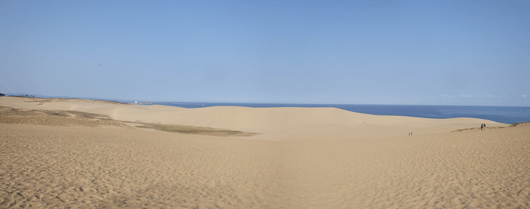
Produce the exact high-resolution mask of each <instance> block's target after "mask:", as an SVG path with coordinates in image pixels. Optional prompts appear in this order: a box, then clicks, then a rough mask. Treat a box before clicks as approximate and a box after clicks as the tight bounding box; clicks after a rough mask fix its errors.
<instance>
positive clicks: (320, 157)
mask: <svg viewBox="0 0 530 209" xmlns="http://www.w3.org/2000/svg"><path fill="white" fill-rule="evenodd" d="M0 106H3V107H5V108H4V110H3V112H2V111H0V159H1V160H0V162H1V163H0V207H1V208H17V207H26V206H27V207H36V208H57V207H65V208H66V207H70V208H76V207H77V208H113V207H114V208H126V207H130V208H164V207H166V208H529V207H530V152H528V150H530V137H528V136H530V125H529V124H522V125H519V126H515V127H511V126H508V125H505V124H499V123H494V122H492V121H486V120H480V119H470V118H458V119H445V120H433V119H423V118H411V117H393V116H373V115H366V114H359V113H351V112H347V111H343V110H338V109H334V108H241V107H211V108H201V109H185V108H178V107H166V106H140V105H125V104H116V103H107V102H97V101H90V100H59V99H52V100H47V101H39V99H27V98H13V97H2V98H0ZM6 108H7V109H6ZM9 108H14V109H9ZM23 111H26V112H31V113H27V114H26V113H25V112H23ZM21 112H22V113H21ZM54 113H57V114H54ZM86 113H90V114H89V115H83V114H86ZM72 115H73V116H72ZM50 121H52V122H50ZM53 121H55V122H53ZM95 121H99V122H95ZM102 122H104V124H98V123H102ZM141 123H143V124H154V125H168V126H170V125H179V126H186V127H194V128H197V127H199V128H210V129H215V130H223V131H239V132H242V133H256V134H254V135H250V136H246V135H245V136H244V135H240V136H231V135H204V133H203V132H200V133H198V134H189V133H197V132H189V133H188V134H183V133H179V132H167V131H157V130H154V129H152V128H135V126H137V125H139V124H141ZM159 123H160V124H159ZM481 123H486V124H487V125H488V129H487V130H484V131H481V130H477V129H476V128H477V127H479V126H480V124H481ZM458 129H466V130H463V131H455V132H453V131H454V130H458ZM159 130H160V129H159ZM201 130H202V129H201ZM411 131H412V132H413V133H414V135H413V136H408V134H407V133H408V132H411Z"/></svg>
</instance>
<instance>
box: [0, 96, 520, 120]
mask: <svg viewBox="0 0 530 209" xmlns="http://www.w3.org/2000/svg"><path fill="white" fill-rule="evenodd" d="M6 96H18V97H28V98H59V99H90V100H99V101H109V102H120V103H131V104H135V103H136V104H139V105H166V106H175V107H182V108H204V107H214V106H237V107H252V108H277V107H308V108H319V107H333V108H338V109H342V110H346V111H350V112H356V113H364V114H371V115H387V116H406V117H419V118H431V119H448V118H480V119H486V120H491V121H495V122H499V123H506V124H513V123H521V122H528V121H530V107H529V106H478V105H423V104H421V105H420V104H310V103H252V102H167V101H164V102H160V101H147V100H130V99H101V98H93V97H50V96H42V95H30V94H6Z"/></svg>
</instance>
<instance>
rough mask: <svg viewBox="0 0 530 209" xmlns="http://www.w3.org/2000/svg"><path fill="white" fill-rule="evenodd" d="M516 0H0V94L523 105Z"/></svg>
mask: <svg viewBox="0 0 530 209" xmlns="http://www.w3.org/2000/svg"><path fill="white" fill-rule="evenodd" d="M529 14H530V2H529V1H521V0H518V1H417V0H416V1H331V2H330V1H298V0H297V1H290V0H286V1H0V74H1V75H0V92H2V93H28V94H36V95H44V96H67V97H90V98H101V99H125V100H149V101H173V102H252V103H254V102H255V103H316V104H419V105H422V104H425V105H485V106H489V105H494V106H530V15H529Z"/></svg>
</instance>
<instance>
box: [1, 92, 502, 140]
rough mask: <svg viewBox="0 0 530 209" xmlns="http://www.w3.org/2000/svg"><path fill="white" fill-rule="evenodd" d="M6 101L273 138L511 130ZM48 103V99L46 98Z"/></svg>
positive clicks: (451, 122)
mask: <svg viewBox="0 0 530 209" xmlns="http://www.w3.org/2000/svg"><path fill="white" fill-rule="evenodd" d="M39 101H43V100H42V99H28V98H16V97H3V98H1V99H0V106H6V107H12V108H26V109H43V110H74V111H81V112H89V113H95V114H103V115H108V116H110V117H111V118H113V119H115V120H121V121H139V122H149V123H162V124H178V125H190V126H203V127H211V128H221V129H231V130H238V131H245V132H254V133H261V134H260V135H257V136H255V137H253V138H258V139H272V140H294V139H304V140H305V139H308V138H311V139H321V138H343V139H350V138H352V137H353V138H365V137H387V136H399V135H408V133H409V132H413V133H414V135H421V134H432V133H447V132H451V131H453V130H457V129H466V128H476V127H480V124H481V123H487V125H488V127H497V126H506V124H501V123H496V122H493V121H488V120H482V119H475V118H454V119H426V118H413V117H401V116H376V115H368V114H362V113H354V112H349V111H345V110H340V109H337V108H288V107H287V108H247V107H207V108H194V109H186V108H180V107H170V106H161V105H149V106H142V105H124V104H116V103H105V102H95V101H90V100H57V101H48V102H39ZM44 101H45V100H44Z"/></svg>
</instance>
